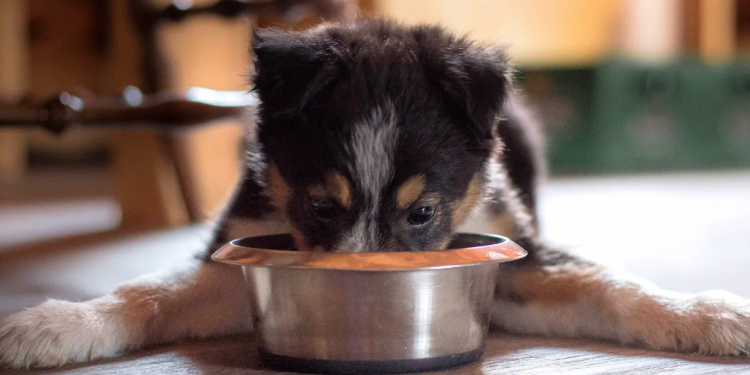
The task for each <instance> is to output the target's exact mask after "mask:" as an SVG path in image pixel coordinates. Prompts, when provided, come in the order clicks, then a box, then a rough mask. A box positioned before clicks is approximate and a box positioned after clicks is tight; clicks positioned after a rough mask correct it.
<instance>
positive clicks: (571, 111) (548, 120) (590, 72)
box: [519, 68, 596, 174]
mask: <svg viewBox="0 0 750 375" xmlns="http://www.w3.org/2000/svg"><path fill="white" fill-rule="evenodd" d="M519 84H520V86H521V87H522V88H523V89H524V94H525V95H526V96H528V98H529V101H530V102H531V104H532V105H533V109H534V112H535V113H536V115H537V116H538V117H539V118H540V120H541V121H542V123H543V125H544V133H545V138H546V153H547V157H548V161H549V168H550V172H551V173H552V174H573V173H586V172H591V171H592V166H593V165H594V162H595V160H596V155H595V153H594V142H593V139H592V138H591V133H592V126H593V122H592V118H591V114H592V98H593V90H592V88H593V86H594V69H593V68H566V69H562V68H560V69H527V70H522V71H521V74H520V76H519Z"/></svg>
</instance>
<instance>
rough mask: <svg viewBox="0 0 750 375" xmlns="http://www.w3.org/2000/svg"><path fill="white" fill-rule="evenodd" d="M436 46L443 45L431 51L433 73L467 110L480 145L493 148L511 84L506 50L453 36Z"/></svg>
mask: <svg viewBox="0 0 750 375" xmlns="http://www.w3.org/2000/svg"><path fill="white" fill-rule="evenodd" d="M431 44H432V45H431V46H430V47H432V48H434V47H435V45H434V43H431ZM441 44H442V46H441ZM437 45H438V46H441V47H442V48H441V49H440V50H439V51H435V50H433V51H432V52H433V53H431V54H430V55H432V56H430V57H431V61H430V63H429V67H430V68H431V70H432V72H431V73H433V74H435V77H436V78H437V82H438V84H439V85H440V86H442V88H443V89H444V90H445V91H446V93H447V94H448V97H449V98H450V99H451V100H452V101H453V102H454V103H456V104H457V105H458V106H459V108H461V109H462V110H463V111H465V113H466V115H467V116H468V119H469V121H470V123H471V130H472V132H473V133H474V135H476V137H477V139H478V140H479V143H480V145H481V146H482V147H491V145H492V144H493V142H492V139H493V135H495V134H496V133H495V129H494V128H495V126H496V124H497V122H498V119H499V116H500V115H501V112H502V109H503V104H504V102H505V101H506V99H507V97H508V95H509V92H510V90H511V84H512V83H511V72H512V69H511V68H510V65H509V63H508V59H507V56H506V54H505V50H504V49H502V48H492V47H478V46H474V45H472V44H471V43H470V42H468V41H466V40H465V39H453V38H450V39H449V41H447V42H446V41H445V40H443V41H442V43H438V44H437Z"/></svg>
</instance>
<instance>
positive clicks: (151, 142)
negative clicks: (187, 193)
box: [113, 131, 190, 228]
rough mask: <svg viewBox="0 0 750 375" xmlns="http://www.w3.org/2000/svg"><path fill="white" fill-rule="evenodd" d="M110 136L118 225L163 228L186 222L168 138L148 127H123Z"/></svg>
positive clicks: (183, 202)
mask: <svg viewBox="0 0 750 375" xmlns="http://www.w3.org/2000/svg"><path fill="white" fill-rule="evenodd" d="M114 139H115V141H114V145H113V150H114V153H113V159H114V160H113V164H114V165H113V167H114V181H115V194H116V197H117V200H118V201H119V202H120V207H121V210H122V225H121V226H122V227H126V228H127V227H138V228H142V227H147V228H164V227H177V226H181V225H185V224H187V223H188V222H190V217H189V214H188V210H187V206H186V204H185V197H184V194H183V193H182V189H181V188H180V183H179V179H178V176H177V173H176V166H175V164H174V161H173V158H172V157H171V155H170V154H169V151H168V150H169V147H168V140H166V139H165V138H164V137H163V136H161V135H159V134H155V133H154V132H150V131H123V132H121V133H119V134H117V135H116V136H115V137H114Z"/></svg>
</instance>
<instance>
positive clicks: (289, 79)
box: [251, 29, 338, 114]
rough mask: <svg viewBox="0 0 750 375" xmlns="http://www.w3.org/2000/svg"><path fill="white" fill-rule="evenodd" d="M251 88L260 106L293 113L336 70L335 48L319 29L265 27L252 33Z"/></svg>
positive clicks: (304, 103)
mask: <svg viewBox="0 0 750 375" xmlns="http://www.w3.org/2000/svg"><path fill="white" fill-rule="evenodd" d="M251 49H252V53H253V56H254V60H255V74H254V78H253V83H254V90H255V91H256V92H257V93H258V96H259V97H260V100H261V103H263V106H264V107H265V108H266V109H267V110H269V111H272V112H274V113H276V114H292V113H295V112H297V111H299V110H301V109H302V108H304V107H305V105H306V104H307V102H308V101H309V100H310V98H311V97H312V96H313V95H314V94H316V93H317V92H318V91H320V90H321V89H322V88H323V87H324V86H325V85H327V84H328V83H330V82H331V81H332V80H333V79H334V78H335V76H336V74H337V70H338V69H337V64H336V62H335V61H336V51H335V48H334V46H333V43H332V42H331V41H329V40H326V36H325V35H324V34H322V33H315V34H313V33H298V32H289V31H282V30H275V29H266V30H261V31H257V32H254V33H253V42H252V46H251Z"/></svg>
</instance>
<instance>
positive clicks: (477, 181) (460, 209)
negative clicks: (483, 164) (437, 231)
mask: <svg viewBox="0 0 750 375" xmlns="http://www.w3.org/2000/svg"><path fill="white" fill-rule="evenodd" d="M480 192H481V176H480V175H479V173H477V174H475V175H474V177H473V178H472V179H471V182H470V183H469V187H468V189H466V192H465V193H464V196H463V197H462V198H461V199H460V200H459V201H458V202H457V203H458V204H456V205H455V206H454V207H455V209H454V210H453V217H452V218H451V219H452V221H451V223H452V224H453V225H454V226H456V225H459V224H461V223H462V222H463V221H464V220H466V218H467V217H468V216H469V214H470V213H471V210H472V209H473V208H474V205H475V204H476V203H477V200H479V195H480V194H479V193H480Z"/></svg>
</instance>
